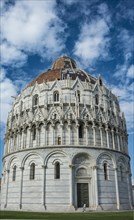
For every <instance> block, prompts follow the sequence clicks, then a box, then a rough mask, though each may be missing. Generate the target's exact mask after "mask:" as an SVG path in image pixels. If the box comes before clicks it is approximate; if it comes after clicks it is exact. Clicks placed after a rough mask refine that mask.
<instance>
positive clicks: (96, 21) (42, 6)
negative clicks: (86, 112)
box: [0, 0, 134, 179]
mask: <svg viewBox="0 0 134 220" xmlns="http://www.w3.org/2000/svg"><path fill="white" fill-rule="evenodd" d="M133 22H134V1H133V0H104V1H101V0H17V1H14V0H3V1H1V75H0V89H1V97H0V99H1V105H0V107H1V119H0V120H1V136H0V137H1V157H2V152H3V136H4V129H5V124H6V119H7V114H8V112H9V111H10V109H11V104H12V101H13V98H12V97H11V96H16V95H17V94H19V93H20V92H21V90H22V89H23V88H24V87H25V86H26V84H27V83H28V82H30V80H32V79H33V78H34V77H35V76H37V75H38V74H39V73H40V72H42V71H44V70H46V69H48V68H49V67H50V65H51V63H52V62H53V61H54V60H55V59H56V58H57V57H59V56H61V55H63V54H67V55H69V56H71V57H72V58H73V59H75V60H76V62H77V63H78V65H79V66H80V67H81V68H83V69H85V70H86V71H87V72H89V73H90V74H92V75H94V76H98V75H99V74H101V76H102V77H103V79H104V81H105V83H106V84H107V86H108V88H109V89H111V91H112V92H113V93H114V94H115V95H116V96H119V101H120V106H121V109H122V111H123V112H124V113H125V116H126V120H127V127H128V134H129V143H128V146H129V153H130V156H131V159H132V160H131V167H132V171H133V179H134V149H133V145H134V136H133V135H134V130H133V126H134V116H133V113H134V95H133V91H134V40H133V35H134V30H133Z"/></svg>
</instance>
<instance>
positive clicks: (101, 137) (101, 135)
mask: <svg viewBox="0 0 134 220" xmlns="http://www.w3.org/2000/svg"><path fill="white" fill-rule="evenodd" d="M99 129H100V140H101V147H103V134H102V126H101V125H100V127H99Z"/></svg>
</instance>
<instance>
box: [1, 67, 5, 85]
mask: <svg viewBox="0 0 134 220" xmlns="http://www.w3.org/2000/svg"><path fill="white" fill-rule="evenodd" d="M5 75H6V73H5V70H4V69H3V68H2V69H1V71H0V82H1V81H2V80H3V79H4V78H5Z"/></svg>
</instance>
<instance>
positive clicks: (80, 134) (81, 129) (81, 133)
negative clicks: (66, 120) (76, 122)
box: [79, 124, 83, 138]
mask: <svg viewBox="0 0 134 220" xmlns="http://www.w3.org/2000/svg"><path fill="white" fill-rule="evenodd" d="M79 138H83V125H82V124H80V126H79Z"/></svg>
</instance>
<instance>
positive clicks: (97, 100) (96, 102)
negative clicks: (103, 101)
mask: <svg viewBox="0 0 134 220" xmlns="http://www.w3.org/2000/svg"><path fill="white" fill-rule="evenodd" d="M98 104H99V96H98V95H97V94H96V95H95V105H98Z"/></svg>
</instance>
